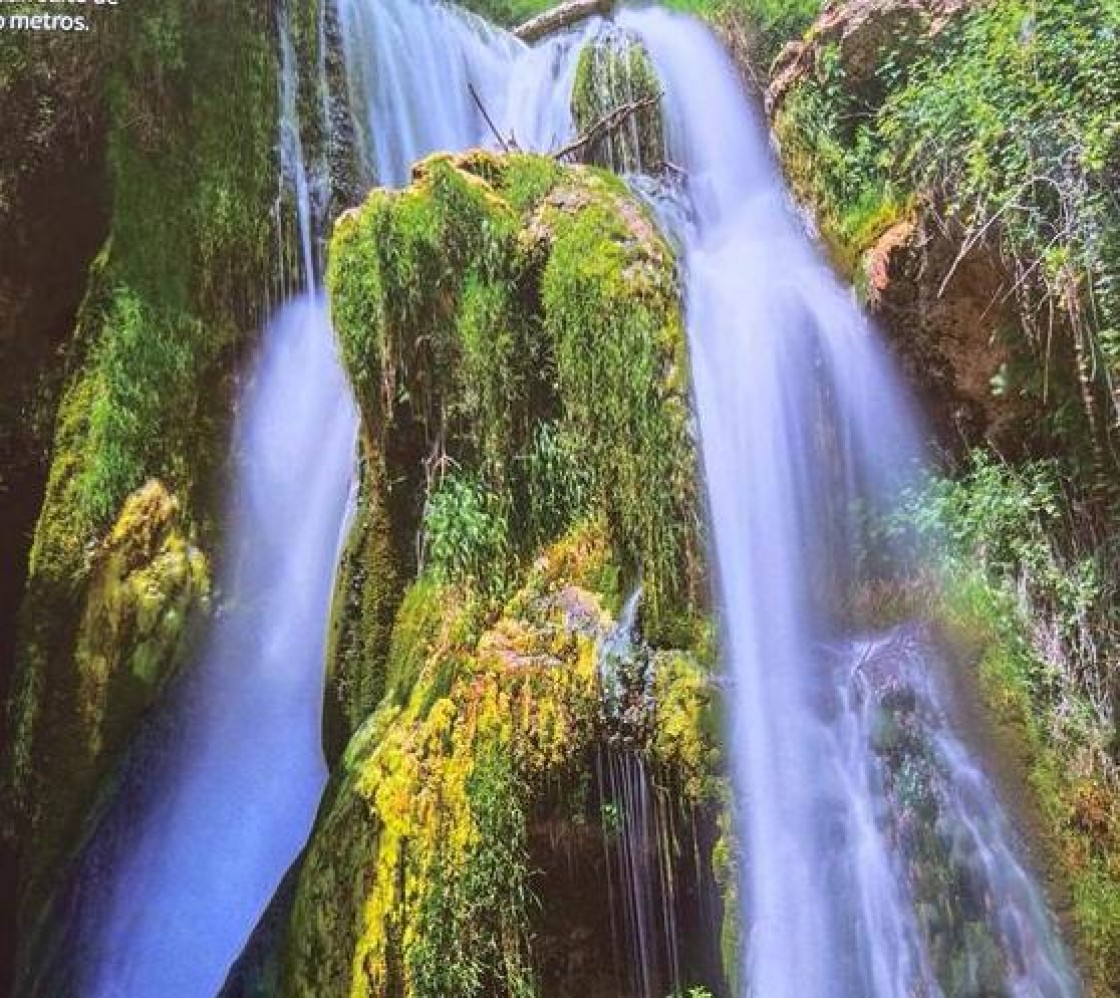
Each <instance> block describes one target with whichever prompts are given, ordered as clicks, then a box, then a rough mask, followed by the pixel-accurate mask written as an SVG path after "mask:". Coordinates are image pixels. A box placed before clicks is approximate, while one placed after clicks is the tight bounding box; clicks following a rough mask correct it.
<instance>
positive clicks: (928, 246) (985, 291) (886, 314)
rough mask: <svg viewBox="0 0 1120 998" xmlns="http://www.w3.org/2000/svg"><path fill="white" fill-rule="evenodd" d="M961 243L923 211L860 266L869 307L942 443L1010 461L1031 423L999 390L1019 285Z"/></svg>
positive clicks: (988, 257)
mask: <svg viewBox="0 0 1120 998" xmlns="http://www.w3.org/2000/svg"><path fill="white" fill-rule="evenodd" d="M962 240H963V237H956V238H954V235H953V234H952V233H951V232H946V231H944V229H943V228H941V227H940V226H938V225H937V224H935V223H934V222H933V220H932V217H931V216H930V215H928V214H925V213H921V212H919V214H918V215H917V219H916V220H912V219H907V220H904V221H902V222H899V223H897V224H895V225H893V226H892V227H891V228H890V229H888V230H887V231H886V232H885V233H884V234H883V235H882V236H881V237H880V238H879V240H878V241H877V242H876V243H875V245H874V246H873V247H872V248H871V249H870V250H869V251H868V253H867V255H866V257H865V258H864V261H863V264H862V268H863V271H864V275H863V276H864V277H865V279H866V296H867V308H868V311H869V312H870V313H871V315H872V316H873V317H874V318H875V319H876V320H877V322H878V324H879V326H880V328H881V329H882V331H883V332H884V334H885V335H886V336H887V338H888V340H889V341H890V344H891V347H892V349H893V352H894V354H895V356H896V357H897V358H898V360H899V362H900V364H901V366H902V368H903V372H904V373H905V375H906V376H907V379H908V380H909V381H910V383H911V384H912V385H913V386H914V387H915V388H916V389H917V390H918V392H919V393H920V395H921V396H922V398H923V401H924V402H925V406H924V408H925V411H926V412H928V413H931V414H932V415H933V417H934V418H935V420H936V424H935V427H934V429H935V430H936V433H937V436H938V438H939V439H940V440H942V441H944V442H946V443H948V444H949V445H950V446H953V447H959V446H961V445H962V444H963V442H965V441H971V442H976V441H980V440H984V441H986V442H988V443H990V444H992V445H993V446H995V447H997V448H998V449H999V450H1000V451H1001V453H1004V454H1008V455H1011V454H1015V453H1016V452H1018V451H1019V450H1021V449H1022V447H1023V444H1024V441H1023V433H1024V426H1025V425H1028V424H1029V416H1030V411H1029V406H1028V405H1027V404H1026V402H1025V401H1024V400H1023V399H1021V398H1020V397H1018V396H1015V395H1013V394H1005V393H1003V392H1001V391H1000V390H999V388H1000V380H1001V377H1002V376H1003V374H1004V372H1005V371H1006V369H1007V365H1009V364H1011V363H1013V362H1014V357H1013V353H1012V350H1011V349H1010V346H1009V344H1008V342H1007V338H1008V333H1009V332H1010V331H1012V330H1014V329H1015V328H1016V327H1017V324H1018V318H1017V315H1016V311H1015V302H1014V300H1013V297H1012V295H1011V292H1012V288H1013V286H1014V280H1013V278H1012V276H1011V275H1010V274H1009V273H1008V271H1007V269H1006V267H1005V265H1004V263H1003V261H1002V260H1001V259H1000V258H999V256H998V254H997V253H996V252H995V251H994V250H992V249H991V248H990V247H989V246H987V245H984V244H980V245H978V246H975V247H973V248H971V249H968V250H967V251H966V249H965V247H964V246H963V244H962Z"/></svg>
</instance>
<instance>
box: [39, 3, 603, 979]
mask: <svg viewBox="0 0 1120 998" xmlns="http://www.w3.org/2000/svg"><path fill="white" fill-rule="evenodd" d="M337 9H338V16H339V18H340V26H341V29H342V37H343V40H344V53H343V55H344V63H345V68H346V85H347V89H348V94H347V99H348V103H349V106H350V107H351V109H352V111H353V116H354V122H353V124H354V131H355V134H356V136H357V138H358V142H357V148H356V149H355V154H356V155H357V158H358V160H359V166H360V168H361V170H362V171H364V174H365V180H366V181H367V182H368V183H371V184H372V183H374V182H379V183H385V184H396V185H399V184H402V183H404V182H406V181H407V179H408V172H409V168H410V167H411V164H412V163H413V162H415V161H416V160H417V159H419V158H420V157H422V156H423V155H425V154H427V153H429V152H433V151H435V150H456V149H467V148H470V147H472V146H476V145H480V144H484V143H493V142H494V141H496V139H495V137H494V136H492V135H491V134H490V133H489V127H490V126H489V125H488V124H487V123H486V120H485V117H484V115H483V113H482V110H481V108H480V107H479V106H477V104H476V103H475V102H474V101H473V99H472V98H471V96H470V88H473V89H474V90H475V92H476V94H477V95H478V97H479V102H480V103H481V104H482V107H484V108H485V109H486V113H487V114H488V115H490V117H491V119H492V121H494V122H497V123H500V124H501V127H502V128H503V134H504V136H505V137H513V138H514V139H515V141H516V142H517V143H518V144H519V146H520V147H522V148H526V149H529V148H533V147H534V146H536V147H539V148H542V149H548V148H551V147H552V146H553V145H555V144H558V143H559V142H560V141H561V140H564V139H566V138H568V137H569V135H570V131H571V117H570V112H569V111H568V100H567V96H566V95H567V94H568V93H569V92H570V89H571V82H572V80H573V79H574V73H575V61H574V59H575V56H576V55H578V49H579V38H580V36H579V35H578V34H577V35H573V36H571V37H568V38H565V39H562V40H558V41H556V42H552V43H547V44H545V45H542V46H539V47H537V48H535V49H529V48H528V47H526V46H525V45H523V44H521V43H520V42H518V41H516V40H515V39H514V38H513V37H512V36H510V35H508V34H507V33H505V32H500V31H498V30H496V29H493V28H490V27H489V26H487V25H486V23H485V22H484V21H482V20H481V19H479V18H476V17H474V16H472V15H469V14H466V13H464V12H460V11H457V10H455V9H453V8H451V7H446V6H443V5H440V4H433V3H417V2H413V0H391V2H388V3H382V2H377V0H337ZM281 20H282V23H281V33H280V63H281V76H280V80H279V88H280V108H281V120H280V122H279V136H280V143H279V145H280V161H281V163H280V165H281V174H282V177H283V180H284V183H285V186H286V187H287V189H288V192H289V194H290V196H291V198H292V201H293V202H294V207H295V219H294V222H295V224H294V232H293V237H294V240H295V244H296V245H295V249H296V251H297V260H298V273H299V284H298V286H297V287H296V289H294V290H295V293H294V295H293V296H292V297H290V298H289V300H288V301H286V302H284V303H282V304H281V305H280V307H279V309H278V310H277V311H276V314H275V315H274V317H273V318H272V320H271V321H270V322H269V324H268V326H267V328H266V329H265V331H264V334H263V337H262V341H261V345H260V349H259V351H258V356H257V357H256V359H255V361H254V363H253V365H252V370H251V372H250V375H249V378H248V380H247V384H246V386H245V389H244V392H243V395H242V398H241V400H240V403H239V405H238V412H237V420H236V428H235V433H234V441H233V455H234V460H233V476H232V477H233V480H232V483H231V497H230V499H229V502H228V509H227V516H226V529H225V536H226V543H225V548H226V550H225V552H224V554H223V557H222V559H221V565H220V570H219V579H218V585H217V594H218V597H217V604H218V605H217V610H216V612H215V614H214V618H213V620H212V622H211V623H210V625H209V633H208V634H207V635H206V636H205V638H204V640H203V641H202V643H201V648H200V650H199V652H198V654H197V656H196V657H195V660H194V661H193V662H190V663H188V664H187V666H186V667H185V670H184V680H183V682H182V683H181V684H180V685H179V688H178V689H176V690H175V691H173V694H172V696H171V697H170V702H169V703H168V704H167V705H166V706H165V708H164V709H163V710H162V711H160V712H159V714H158V716H157V717H156V718H155V719H154V720H153V722H152V723H150V724H149V725H148V726H147V728H146V730H145V731H144V732H142V733H141V735H140V736H139V737H138V739H137V744H136V745H135V746H134V747H133V749H132V751H131V752H130V754H129V758H128V760H127V761H126V763H125V765H124V767H123V771H122V774H121V776H120V778H119V781H118V787H117V789H116V791H115V793H114V795H113V798H112V800H111V801H110V802H109V804H108V805H107V807H106V809H105V813H104V814H103V815H102V816H101V818H100V820H99V823H98V826H97V828H96V830H95V832H94V834H93V836H92V838H91V841H90V843H89V844H88V846H87V847H86V849H85V851H84V854H83V856H82V858H81V860H80V862H79V864H78V867H77V872H76V874H75V875H74V877H73V882H72V883H71V884H70V885H69V887H68V889H67V891H66V892H65V897H64V898H63V901H62V903H61V909H62V910H61V911H60V913H59V917H60V918H61V920H62V922H63V923H64V924H65V925H66V926H67V928H66V929H65V930H64V931H65V932H66V933H68V934H69V935H70V937H71V938H70V939H68V940H67V942H66V947H67V951H66V952H65V953H62V952H59V951H57V950H60V949H61V944H60V943H59V942H58V940H57V939H56V940H53V941H52V942H51V943H49V944H48V945H49V946H51V947H53V948H54V949H55V950H56V951H53V952H50V953H45V954H43V958H42V959H41V960H40V963H41V964H42V966H40V967H38V968H37V969H36V970H35V973H36V975H37V979H38V981H39V982H40V985H41V988H40V993H43V994H52V995H53V994H56V993H59V991H64V992H66V993H71V989H72V990H73V991H74V992H76V993H78V994H80V995H81V996H82V998H152V996H154V995H159V996H161V998H213V996H214V995H216V994H217V993H218V991H219V990H220V989H221V987H222V984H223V982H224V981H225V978H226V974H227V972H228V970H229V967H230V965H231V964H232V963H233V961H234V960H235V959H236V958H237V956H238V955H239V953H240V952H241V950H242V948H243V947H244V945H245V942H246V941H247V939H248V937H249V935H250V933H251V932H252V930H253V927H254V926H255V925H256V923H257V921H258V919H259V918H260V916H261V914H262V912H263V911H264V909H265V907H266V906H267V904H268V902H269V900H270V899H271V897H272V895H273V893H274V891H275V890H276V887H277V885H278V884H279V882H280V880H281V879H282V877H283V875H284V873H285V872H286V871H287V869H288V868H289V867H290V865H291V863H292V862H293V861H294V860H295V858H296V856H297V855H298V853H299V851H300V849H301V848H302V847H303V845H304V843H305V842H306V840H307V836H308V834H309V832H310V830H311V825H312V822H313V820H314V816H315V811H316V808H317V806H318V801H319V797H320V795H321V793H322V789H323V785H324V783H325V779H326V770H325V765H324V762H323V757H322V749H321V741H320V718H321V710H322V700H323V663H324V654H325V641H326V628H327V622H328V619H329V609H330V599H331V590H332V586H333V579H334V572H335V567H336V564H337V559H338V555H339V550H340V543H341V538H342V534H343V533H344V528H345V521H346V510H347V507H348V500H349V497H350V493H351V491H352V488H353V483H354V480H355V471H354V451H355V443H356V431H357V415H356V411H355V408H354V405H353V402H352V400H351V397H350V392H349V388H348V386H347V384H346V379H345V375H344V373H343V371H342V369H341V366H340V364H339V361H338V358H337V355H336V350H335V343H334V336H333V333H332V330H331V326H330V320H329V315H328V310H327V304H326V301H325V298H324V296H323V294H322V291H321V289H320V288H319V286H318V277H317V274H318V249H317V247H318V243H319V241H320V238H321V235H322V233H320V232H317V231H316V219H317V214H318V212H317V210H316V209H317V207H318V205H316V204H315V203H313V202H315V200H316V193H317V190H316V182H315V178H313V176H312V171H311V170H310V168H309V164H308V162H307V161H306V158H305V152H304V149H303V144H302V141H301V128H300V122H299V119H298V111H297V108H298V104H299V102H298V99H297V96H298V93H299V86H300V81H299V78H298V73H297V65H296V56H295V52H294V49H293V46H292V43H291V38H290V36H289V34H288V31H287V25H286V23H284V19H283V18H282V19H281ZM588 30H593V28H589V29H588ZM320 37H322V33H321V35H320ZM406 41H407V44H406V43H405V42H406ZM318 70H319V72H320V73H322V74H323V75H325V72H324V68H323V63H322V62H320V65H319V67H318ZM323 82H324V83H325V81H323ZM558 95H559V96H558ZM323 113H324V116H326V109H325V108H324V110H323ZM285 255H286V247H282V252H281V256H285ZM284 279H285V275H281V283H283V281H284Z"/></svg>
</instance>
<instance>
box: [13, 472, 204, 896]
mask: <svg viewBox="0 0 1120 998" xmlns="http://www.w3.org/2000/svg"><path fill="white" fill-rule="evenodd" d="M89 564H90V567H89V574H88V577H87V579H86V581H85V583H84V586H83V590H84V597H83V606H82V610H81V613H80V614H79V616H78V621H77V626H76V628H75V631H74V638H73V648H74V651H73V659H72V669H73V676H72V678H71V679H70V680H69V681H68V682H66V683H62V682H59V683H57V684H50V683H44V682H42V678H44V677H45V676H46V670H45V669H44V670H42V671H41V672H40V671H39V670H35V672H33V673H32V675H31V677H30V678H31V680H32V682H31V684H30V685H29V686H27V687H24V688H23V689H22V690H21V692H22V693H23V694H24V696H25V697H27V700H26V701H25V702H23V703H21V704H19V706H21V707H22V708H23V710H22V712H21V713H20V714H19V717H20V718H21V720H22V721H23V726H22V727H21V728H20V729H19V730H18V731H17V735H18V738H17V740H16V741H15V745H14V748H15V752H16V754H15V756H14V759H13V768H14V770H15V773H16V775H17V778H18V781H19V783H18V785H19V786H21V787H22V788H24V789H25V790H26V792H28V793H29V794H30V797H31V801H30V802H29V803H28V807H29V809H31V808H33V807H34V802H43V801H47V800H49V801H50V802H51V806H50V807H45V806H42V804H40V806H39V807H38V808H36V809H34V810H33V811H32V821H33V824H32V826H31V827H32V828H33V829H34V834H35V837H36V846H37V854H38V856H39V857H40V859H41V863H42V864H43V865H42V866H39V865H37V866H34V867H31V868H29V870H28V875H29V876H31V875H34V874H38V875H46V874H47V873H48V868H49V866H50V865H51V864H52V863H54V862H57V861H58V860H60V859H61V858H62V853H63V852H64V851H65V849H66V847H67V845H68V844H69V843H70V842H72V841H73V840H74V838H75V836H76V835H77V834H78V829H79V828H80V827H81V824H82V821H83V818H84V816H85V814H86V812H87V810H88V809H89V808H90V806H91V805H92V803H93V799H94V797H95V794H96V790H97V788H98V786H99V785H100V783H101V781H102V779H104V777H105V776H106V774H107V773H108V772H109V770H110V769H111V766H112V764H113V763H114V762H115V761H117V760H118V759H119V757H120V755H121V753H122V751H123V749H124V747H125V746H126V745H127V744H128V741H129V738H130V736H131V734H132V733H133V732H134V731H135V728H136V726H137V723H138V721H139V719H140V718H141V717H142V716H143V715H144V713H145V712H146V711H147V709H148V708H149V707H150V706H151V705H152V704H153V703H154V702H155V701H156V700H157V698H158V697H159V694H160V693H161V692H162V691H163V689H164V688H165V686H166V684H167V682H168V681H169V679H170V678H171V677H172V676H173V675H174V673H175V671H176V669H177V667H178V666H179V665H180V664H181V662H182V660H183V655H184V653H185V651H186V649H187V647H188V645H189V636H190V627H189V625H190V623H191V621H192V619H194V618H195V616H196V614H199V613H202V612H204V611H205V610H206V608H207V605H208V602H209V594H210V574H209V566H208V564H207V560H206V558H205V556H204V555H203V553H202V552H201V550H199V549H198V548H197V547H196V546H195V544H194V543H193V541H192V539H191V537H190V534H189V532H188V527H187V526H186V523H185V521H184V517H183V514H182V510H181V508H180V504H179V502H178V501H177V500H176V499H175V498H174V497H173V496H171V495H170V494H169V493H168V492H167V490H166V488H165V487H164V486H163V485H162V484H161V483H160V482H158V481H151V482H149V483H148V484H147V485H145V486H143V487H142V488H140V489H138V490H137V491H136V492H135V493H133V494H132V495H131V496H129V498H128V499H127V500H126V502H125V504H124V507H123V509H122V510H121V514H120V516H119V517H118V519H117V522H116V523H115V524H114V526H113V528H112V529H111V530H110V531H109V534H108V536H107V537H106V538H105V540H104V541H102V542H101V544H99V545H98V546H97V547H96V548H95V549H94V551H93V553H92V555H91V556H90V559H89ZM39 886H42V885H41V884H40V885H39Z"/></svg>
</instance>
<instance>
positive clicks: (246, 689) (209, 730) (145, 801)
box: [71, 35, 357, 998]
mask: <svg viewBox="0 0 1120 998" xmlns="http://www.w3.org/2000/svg"><path fill="white" fill-rule="evenodd" d="M281 63H282V67H283V74H282V78H281V95H280V96H281V108H282V112H283V117H282V121H281V123H280V134H281V159H282V167H283V174H284V176H285V179H286V182H287V183H288V185H289V186H290V188H291V190H292V193H293V196H294V200H295V205H296V224H297V228H296V236H297V241H298V258H299V272H300V276H301V284H302V288H303V290H302V292H301V293H300V294H298V295H297V296H296V297H294V298H292V299H291V300H290V301H288V302H287V303H285V304H283V305H282V306H281V307H280V308H279V310H278V311H277V313H276V315H275V316H274V317H273V319H272V320H271V321H270V323H269V325H268V327H267V329H266V330H265V332H264V336H263V338H262V343H261V347H260V351H259V355H258V357H257V358H256V361H255V363H254V365H253V370H252V373H251V376H250V378H249V381H248V383H247V385H246V388H245V391H244V394H243V397H242V399H241V403H240V405H239V410H238V414H237V420H236V428H235V435H234V474H233V482H232V490H231V491H232V494H231V499H230V501H229V504H228V508H227V517H226V523H227V527H226V536H227V538H228V540H227V545H226V550H225V552H224V554H223V557H222V560H221V564H220V570H219V576H218V586H217V599H216V604H217V605H216V609H215V613H214V618H213V620H212V622H211V624H210V625H209V633H208V634H207V635H206V637H205V638H204V639H203V641H202V643H201V647H200V650H199V653H198V655H197V658H196V660H195V661H194V662H193V663H192V664H190V665H189V666H188V668H187V669H186V672H185V676H184V680H183V682H182V683H181V684H180V685H179V687H178V688H177V689H176V690H174V691H173V693H172V696H171V698H170V702H169V704H168V705H167V707H166V708H165V709H164V710H163V711H162V712H161V713H160V715H159V716H158V717H157V718H156V719H155V721H154V722H153V723H152V724H151V725H150V726H149V727H148V729H147V730H146V731H144V732H143V733H142V735H141V737H140V739H139V741H138V744H137V746H136V747H135V748H134V750H133V751H132V753H131V754H130V758H129V760H128V762H127V763H126V765H125V770H124V775H123V778H122V781H121V788H120V789H119V791H118V792H117V795H116V797H115V799H114V800H113V802H112V803H111V805H110V807H109V809H108V811H107V812H106V814H105V815H104V816H103V819H102V821H101V823H100V825H99V827H98V829H97V832H96V834H95V837H94V838H93V840H92V842H91V845H90V846H89V848H88V849H87V853H86V856H85V858H84V860H83V863H82V868H81V873H80V874H79V877H78V886H77V888H76V889H75V890H74V891H73V892H72V898H73V900H72V902H71V903H72V905H73V906H74V910H75V917H74V919H73V921H74V922H75V923H76V925H77V928H76V931H75V935H76V937H77V939H78V941H79V947H78V951H79V953H80V960H81V964H82V966H81V968H80V970H79V971H78V974H77V976H78V991H79V993H80V994H82V995H88V996H90V998H120V996H135V998H149V996H151V995H157V994H158V995H164V996H169V998H175V996H183V998H187V996H199V998H203V996H206V998H210V996H213V995H215V994H216V993H217V992H218V991H219V990H220V988H221V986H222V983H223V981H224V980H225V976H226V973H227V970H228V967H229V965H230V964H231V963H232V961H233V960H234V959H235V958H236V957H237V955H238V953H239V952H240V950H241V948H242V946H243V945H244V943H245V941H246V939H247V937H248V935H249V933H250V931H251V930H252V927H253V925H254V924H255V923H256V921H257V919H258V918H259V916H260V914H261V912H262V911H263V910H264V908H265V906H266V905H267V904H268V902H269V900H270V898H271V897H272V895H273V893H274V891H275V889H276V886H277V884H278V883H279V881H280V879H281V877H282V876H283V874H284V872H285V870H286V869H287V868H288V866H289V865H290V864H291V862H292V859H293V858H294V857H295V856H296V855H297V853H298V852H299V850H300V849H301V848H302V846H303V844H304V842H305V841H306V839H307V835H308V833H309V831H310V828H311V823H312V821H313V819H314V816H315V811H316V808H317V805H318V801H319V796H320V794H321V792H322V788H323V784H324V782H325V779H326V767H325V764H324V762H323V757H322V749H321V741H320V714H321V703H322V692H323V691H322V684H323V680H322V677H323V670H322V664H323V657H324V653H325V641H326V625H327V620H328V617H329V604H330V599H331V589H332V585H333V578H334V568H335V564H336V561H337V556H338V551H339V544H340V539H341V532H342V527H343V522H344V519H345V510H346V507H347V500H348V496H349V494H350V491H351V483H352V480H353V470H352V464H353V453H354V447H355V442H356V428H357V416H356V412H355V410H354V407H353V404H352V402H351V400H350V395H349V391H348V388H347V385H346V380H345V377H344V374H343V372H342V369H341V366H340V364H339V362H338V359H337V356H336V351H335V345H334V338H333V335H332V333H331V329H330V324H329V321H328V318H327V311H326V305H325V302H324V299H323V297H322V295H321V294H320V293H319V291H318V290H317V288H316V281H315V260H314V235H313V232H312V229H311V224H312V223H311V209H310V198H311V185H310V183H309V179H308V172H307V169H306V166H305V163H304V160H303V153H302V149H301V146H300V141H299V126H298V122H297V121H296V119H295V107H296V97H295V95H296V86H297V81H296V77H295V59H294V53H293V51H292V49H291V45H290V42H289V39H288V38H287V36H286V35H285V36H284V37H283V38H282V47H281Z"/></svg>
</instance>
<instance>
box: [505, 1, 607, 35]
mask: <svg viewBox="0 0 1120 998" xmlns="http://www.w3.org/2000/svg"><path fill="white" fill-rule="evenodd" d="M613 8H614V0H568V3H562V4H560V5H559V6H558V7H553V8H552V9H551V10H546V11H545V12H544V13H543V14H538V15H537V16H536V17H533V18H530V19H529V20H528V21H526V22H525V23H524V24H523V25H521V27H519V28H515V29H514V32H513V33H514V34H515V35H516V36H517V37H518V38H520V39H521V40H522V41H523V42H525V43H526V44H528V45H532V44H533V42H538V41H540V40H541V39H542V38H544V37H545V36H546V35H551V34H552V33H553V32H554V31H560V30H562V29H564V28H570V27H571V26H572V25H573V24H579V22H580V21H586V20H587V19H588V18H589V17H596V16H598V17H606V16H607V15H608V14H610V12H611V10H612V9H613Z"/></svg>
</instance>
